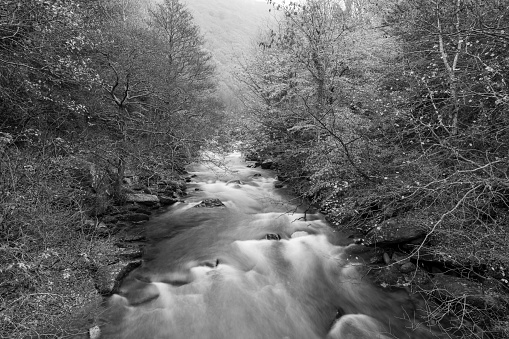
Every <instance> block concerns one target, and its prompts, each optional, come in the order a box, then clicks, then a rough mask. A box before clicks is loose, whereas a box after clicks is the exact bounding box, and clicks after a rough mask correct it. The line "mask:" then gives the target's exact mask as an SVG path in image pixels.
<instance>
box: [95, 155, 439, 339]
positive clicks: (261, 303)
mask: <svg viewBox="0 0 509 339" xmlns="http://www.w3.org/2000/svg"><path fill="white" fill-rule="evenodd" d="M226 160H227V162H228V165H227V166H228V169H229V170H228V171H225V170H224V169H220V168H218V167H214V166H206V165H196V166H193V167H191V168H190V173H191V174H195V175H196V177H194V178H193V183H191V184H190V185H189V187H188V191H189V192H190V194H189V196H188V197H186V202H185V203H179V204H176V205H174V206H172V207H171V209H169V210H168V211H167V212H166V213H164V214H162V215H161V216H159V217H157V218H155V219H154V220H153V221H151V222H150V223H149V224H147V238H148V239H149V244H150V245H149V246H148V247H147V249H146V251H145V255H144V258H143V259H144V261H143V265H142V266H141V267H140V268H139V269H137V270H135V271H133V272H132V273H131V274H130V275H129V277H128V278H127V279H125V281H124V282H123V285H122V286H121V289H120V292H119V294H116V295H113V296H112V297H111V298H109V300H108V301H107V305H106V308H105V314H104V317H103V321H104V325H103V326H102V336H101V337H102V338H108V339H113V338H130V339H140V338H184V339H193V338H210V339H224V338H232V339H237V338H238V339H248V338H253V339H255V338H268V339H276V338H280V339H283V338H287V339H290V338H291V339H297V338H302V339H314V338H341V339H371V338H385V339H387V338H432V337H433V336H432V335H431V333H430V332H429V331H428V330H427V329H424V328H419V326H418V324H417V322H416V321H415V318H414V311H415V307H414V306H415V305H414V303H412V302H411V300H410V298H409V297H408V296H407V294H406V293H404V292H402V291H401V292H393V293H388V292H384V291H382V290H380V289H378V288H376V287H374V286H372V285H371V284H370V283H369V282H368V281H366V279H365V276H364V274H363V272H364V271H363V270H360V267H361V263H360V262H361V261H362V260H361V259H360V258H359V257H358V256H357V255H356V254H355V253H356V250H358V247H359V246H357V245H353V244H351V245H349V243H350V242H349V239H347V238H346V236H344V235H341V234H339V233H337V232H333V231H332V229H331V228H330V227H329V226H328V225H327V223H326V222H325V221H324V220H323V217H322V216H321V215H319V214H309V213H307V214H304V213H303V212H304V211H303V208H299V207H298V206H296V205H295V204H294V203H292V201H291V197H290V196H289V195H285V194H281V193H280V192H284V189H283V190H282V189H275V188H274V179H273V178H272V177H273V175H274V173H272V172H270V171H265V170H259V169H253V168H247V167H246V164H245V163H243V162H242V161H241V159H240V154H233V155H231V156H229V157H228V158H227V159H226ZM260 174H261V175H260ZM232 180H233V181H232ZM238 180H240V181H238ZM228 181H230V182H228ZM195 188H198V189H199V190H196V191H195ZM210 198H217V199H220V200H221V201H222V202H223V203H224V205H225V207H213V208H209V207H201V208H196V207H194V206H195V205H197V204H198V203H200V202H201V201H202V200H203V199H210ZM268 234H271V235H274V236H273V239H272V240H267V239H266V236H267V235H268ZM276 235H278V236H279V237H280V240H278V239H277V238H278V237H277V236H276ZM269 238H270V237H269Z"/></svg>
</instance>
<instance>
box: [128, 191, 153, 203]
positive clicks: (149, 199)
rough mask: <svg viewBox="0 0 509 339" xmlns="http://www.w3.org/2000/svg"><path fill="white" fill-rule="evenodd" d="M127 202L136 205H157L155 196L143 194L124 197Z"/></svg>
mask: <svg viewBox="0 0 509 339" xmlns="http://www.w3.org/2000/svg"><path fill="white" fill-rule="evenodd" d="M126 201H127V202H135V203H138V204H142V205H146V206H153V205H156V204H158V203H159V198H158V197H157V195H153V194H144V193H132V194H127V195H126Z"/></svg>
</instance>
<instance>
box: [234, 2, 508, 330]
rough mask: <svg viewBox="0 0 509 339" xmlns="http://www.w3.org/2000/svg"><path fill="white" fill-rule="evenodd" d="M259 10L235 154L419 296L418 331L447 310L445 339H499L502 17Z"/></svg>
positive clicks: (497, 13)
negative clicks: (270, 22) (422, 320)
mask: <svg viewBox="0 0 509 339" xmlns="http://www.w3.org/2000/svg"><path fill="white" fill-rule="evenodd" d="M274 7H275V9H276V10H279V11H280V12H281V13H282V14H283V16H282V19H281V20H280V21H279V25H278V26H277V27H276V28H274V29H272V30H269V31H268V32H267V33H266V35H265V37H264V39H262V40H261V41H260V43H259V47H260V48H259V51H258V54H257V55H256V57H255V59H254V60H253V61H252V63H251V65H245V67H244V79H245V81H246V83H247V84H248V85H249V86H250V88H251V100H250V101H249V102H250V103H251V105H250V110H251V113H252V114H253V116H254V117H255V118H254V121H256V123H257V124H258V125H257V126H258V127H257V128H256V130H255V131H254V132H253V131H252V126H249V128H250V129H251V130H250V131H249V132H248V133H247V135H248V136H249V137H250V138H251V140H252V142H251V143H248V144H247V145H246V146H247V147H246V151H247V152H254V153H256V154H257V156H259V157H261V158H271V159H273V160H275V162H276V163H277V166H278V167H277V169H278V171H279V172H280V177H281V178H284V177H286V178H287V182H288V183H290V184H292V185H293V187H295V188H296V189H297V190H298V191H299V192H300V193H301V194H302V195H303V197H307V198H309V199H312V200H313V201H315V202H316V204H317V205H319V206H320V208H321V209H322V210H323V211H324V212H325V213H327V216H328V218H329V220H330V221H331V222H332V223H333V224H335V225H336V226H337V227H338V228H341V229H343V230H349V231H350V232H352V234H353V236H355V237H356V241H357V242H359V243H363V244H365V245H367V246H370V247H372V248H373V251H374V257H373V260H374V261H380V262H382V263H384V264H385V265H381V266H379V267H378V268H377V269H375V272H376V274H375V275H374V278H375V279H376V280H377V281H378V282H379V283H380V284H382V285H383V286H410V287H412V289H413V290H414V291H416V292H420V293H421V294H422V295H424V296H426V299H427V300H428V301H429V310H430V313H429V318H428V319H426V321H427V324H428V325H430V324H437V323H439V324H441V325H442V326H444V327H445V326H447V327H449V326H450V325H447V324H444V323H440V322H439V321H440V320H444V319H446V318H447V317H448V316H451V315H453V316H457V319H462V322H461V323H454V321H453V323H454V325H452V327H450V328H448V329H449V330H452V328H454V327H457V329H456V330H457V333H456V335H458V336H460V337H461V336H464V337H480V336H482V335H487V336H493V337H497V338H500V337H504V336H507V318H506V316H505V314H506V310H507V306H508V298H507V295H506V290H507V286H508V285H507V284H508V281H507V279H506V275H507V267H508V265H509V262H507V256H506V255H505V253H507V251H508V248H507V244H508V242H507V240H508V239H507V234H508V229H507V217H508V215H509V203H508V200H507V192H508V191H507V188H508V187H507V168H508V159H507V145H508V144H509V143H508V141H509V140H507V126H508V124H507V123H508V121H507V109H508V105H507V104H508V101H507V98H508V92H507V90H508V88H507V83H506V81H507V75H508V73H507V71H508V66H509V65H508V63H507V61H508V56H507V48H506V47H507V46H506V45H507V43H508V39H507V27H508V26H507V20H508V17H507V15H508V12H507V7H506V6H505V5H503V4H502V3H501V2H499V1H488V2H480V1H479V2H476V1H462V0H458V1H453V2H451V1H412V0H408V1H406V0H405V1H394V2H386V3H379V2H375V1H373V2H371V1H360V0H359V1H348V2H344V3H338V2H335V1H329V0H308V1H305V2H300V3H293V2H292V3H290V4H287V5H282V4H279V3H274ZM405 237H406V238H405ZM403 239H406V240H403ZM382 254H383V255H382ZM400 270H405V271H407V270H409V271H410V272H411V273H410V274H408V272H404V273H405V274H402V272H403V271H400ZM462 295H463V298H464V299H461V298H462V297H461V296H462ZM430 326H431V325H430Z"/></svg>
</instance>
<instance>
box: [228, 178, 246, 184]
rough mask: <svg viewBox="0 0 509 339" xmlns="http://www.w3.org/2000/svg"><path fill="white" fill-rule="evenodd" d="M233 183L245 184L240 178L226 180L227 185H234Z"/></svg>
mask: <svg viewBox="0 0 509 339" xmlns="http://www.w3.org/2000/svg"><path fill="white" fill-rule="evenodd" d="M232 184H237V185H244V183H243V182H242V181H240V180H238V179H235V180H230V181H228V182H226V185H232Z"/></svg>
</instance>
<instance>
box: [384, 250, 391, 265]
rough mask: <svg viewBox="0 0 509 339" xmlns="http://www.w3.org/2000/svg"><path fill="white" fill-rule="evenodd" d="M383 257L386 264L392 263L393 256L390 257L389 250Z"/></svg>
mask: <svg viewBox="0 0 509 339" xmlns="http://www.w3.org/2000/svg"><path fill="white" fill-rule="evenodd" d="M383 258H384V263H385V264H386V265H389V264H390V263H391V258H390V257H389V253H387V252H384V254H383Z"/></svg>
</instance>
